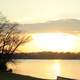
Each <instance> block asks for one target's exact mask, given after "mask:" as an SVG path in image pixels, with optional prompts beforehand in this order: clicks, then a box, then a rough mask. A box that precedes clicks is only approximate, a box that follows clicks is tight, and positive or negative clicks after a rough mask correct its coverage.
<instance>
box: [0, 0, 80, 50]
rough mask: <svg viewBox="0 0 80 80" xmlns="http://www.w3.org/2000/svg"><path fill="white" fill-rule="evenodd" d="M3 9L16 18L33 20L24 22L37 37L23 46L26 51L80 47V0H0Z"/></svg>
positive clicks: (0, 7) (4, 13)
mask: <svg viewBox="0 0 80 80" xmlns="http://www.w3.org/2000/svg"><path fill="white" fill-rule="evenodd" d="M0 11H1V12H2V14H3V15H5V16H6V17H7V18H8V19H9V20H10V21H12V22H19V23H26V24H31V25H25V26H24V27H22V26H21V30H23V32H25V31H26V32H27V31H28V32H30V33H32V37H33V40H32V41H31V42H29V44H27V43H26V44H25V45H24V47H21V48H22V50H23V49H24V51H27V50H30V51H44V50H46V51H53V50H54V51H79V50H80V48H79V47H80V46H79V43H80V41H79V40H80V33H79V32H80V27H79V26H80V24H79V23H80V22H79V20H78V19H80V0H0ZM58 19H64V20H58ZM65 19H72V20H70V21H65ZM74 19H77V20H74ZM53 20H58V21H53ZM51 21H53V22H51ZM33 23H35V24H33ZM36 23H37V24H36ZM39 23H40V24H39ZM41 23H44V24H41ZM27 26H28V27H27ZM29 30H30V31H29ZM44 32H46V34H45V33H44ZM55 32H56V34H55ZM66 32H67V33H74V34H75V35H74V34H65V33H66ZM33 33H37V34H33ZM39 33H40V34H39ZM76 34H77V35H76Z"/></svg>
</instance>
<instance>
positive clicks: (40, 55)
mask: <svg viewBox="0 0 80 80" xmlns="http://www.w3.org/2000/svg"><path fill="white" fill-rule="evenodd" d="M11 58H13V59H76V60H77V59H80V52H79V53H73V52H72V53H71V52H35V53H33V52H32V53H15V54H12V57H11Z"/></svg>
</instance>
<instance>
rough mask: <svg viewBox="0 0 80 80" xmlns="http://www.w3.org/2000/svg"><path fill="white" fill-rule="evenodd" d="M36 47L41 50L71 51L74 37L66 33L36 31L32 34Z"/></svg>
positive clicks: (74, 40) (73, 45)
mask: <svg viewBox="0 0 80 80" xmlns="http://www.w3.org/2000/svg"><path fill="white" fill-rule="evenodd" d="M32 37H33V41H34V42H35V44H36V45H37V48H39V49H40V50H43V51H60V52H62V51H64V52H68V51H72V50H73V49H74V47H75V42H76V37H75V36H74V35H71V34H67V33H36V34H33V35H32Z"/></svg>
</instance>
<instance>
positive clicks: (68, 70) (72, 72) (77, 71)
mask: <svg viewBox="0 0 80 80" xmlns="http://www.w3.org/2000/svg"><path fill="white" fill-rule="evenodd" d="M9 67H12V68H13V69H14V70H13V72H15V73H18V74H23V75H30V76H34V77H39V78H47V79H56V77H57V76H58V75H59V76H64V77H70V78H75V79H80V60H32V59H30V60H29V59H28V60H27V59H25V60H24V59H23V60H17V61H16V64H15V65H14V64H9Z"/></svg>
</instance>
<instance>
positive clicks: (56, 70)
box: [52, 60, 61, 78]
mask: <svg viewBox="0 0 80 80" xmlns="http://www.w3.org/2000/svg"><path fill="white" fill-rule="evenodd" d="M52 71H53V73H54V76H55V78H56V77H57V76H60V75H61V64H60V60H55V62H54V64H53V65H52Z"/></svg>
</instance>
